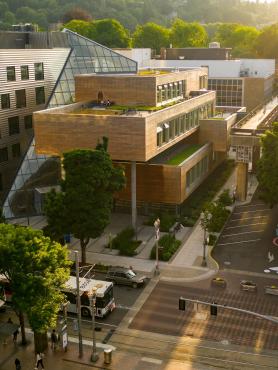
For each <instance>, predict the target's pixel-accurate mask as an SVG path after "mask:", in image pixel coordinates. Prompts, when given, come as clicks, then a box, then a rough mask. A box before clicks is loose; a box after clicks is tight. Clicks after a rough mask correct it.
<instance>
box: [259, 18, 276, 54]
mask: <svg viewBox="0 0 278 370" xmlns="http://www.w3.org/2000/svg"><path fill="white" fill-rule="evenodd" d="M256 48H257V52H258V55H259V56H260V57H262V58H275V59H278V23H276V24H273V25H272V26H269V27H265V28H264V29H263V30H262V32H261V33H260V35H259V37H258V39H257V43H256Z"/></svg>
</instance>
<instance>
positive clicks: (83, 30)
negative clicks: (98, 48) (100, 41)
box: [64, 19, 92, 38]
mask: <svg viewBox="0 0 278 370" xmlns="http://www.w3.org/2000/svg"><path fill="white" fill-rule="evenodd" d="M64 27H65V28H67V29H69V30H71V31H73V32H77V33H78V34H79V35H82V36H84V37H88V38H90V37H91V33H92V25H91V23H90V22H86V21H81V20H76V19H74V20H71V21H69V22H68V23H66V24H64Z"/></svg>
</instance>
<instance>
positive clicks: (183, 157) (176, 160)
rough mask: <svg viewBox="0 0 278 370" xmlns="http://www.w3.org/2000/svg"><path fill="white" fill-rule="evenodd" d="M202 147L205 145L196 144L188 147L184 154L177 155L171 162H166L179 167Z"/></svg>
mask: <svg viewBox="0 0 278 370" xmlns="http://www.w3.org/2000/svg"><path fill="white" fill-rule="evenodd" d="M202 146H203V145H201V144H194V145H191V146H188V147H187V148H185V149H184V150H183V151H182V152H180V153H178V154H177V155H175V156H174V157H172V158H171V159H169V161H168V162H166V164H170V165H173V166H178V165H179V164H181V163H182V162H183V161H185V160H186V159H187V158H189V157H190V156H191V155H192V154H194V153H195V152H196V151H197V150H199V149H200V148H201V147H202Z"/></svg>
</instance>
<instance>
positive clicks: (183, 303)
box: [179, 298, 185, 311]
mask: <svg viewBox="0 0 278 370" xmlns="http://www.w3.org/2000/svg"><path fill="white" fill-rule="evenodd" d="M179 310H180V311H185V299H184V298H180V299H179Z"/></svg>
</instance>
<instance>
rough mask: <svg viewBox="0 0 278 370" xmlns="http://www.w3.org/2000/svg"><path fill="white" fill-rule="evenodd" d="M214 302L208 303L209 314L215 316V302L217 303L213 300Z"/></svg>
mask: <svg viewBox="0 0 278 370" xmlns="http://www.w3.org/2000/svg"><path fill="white" fill-rule="evenodd" d="M213 303H214V304H211V305H210V314H211V315H212V316H217V306H215V304H217V303H216V302H213Z"/></svg>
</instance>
